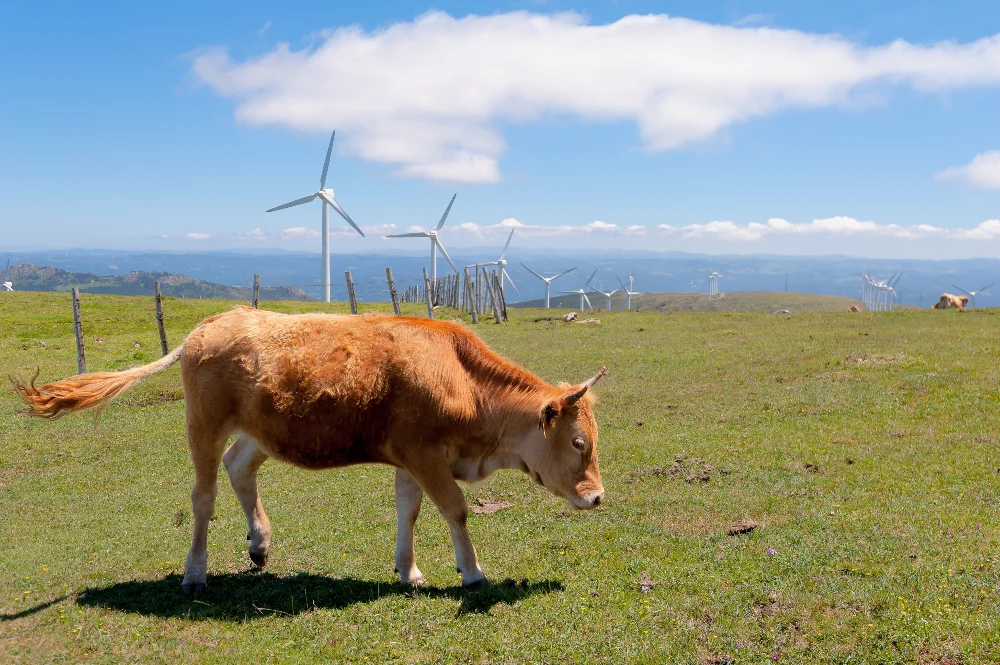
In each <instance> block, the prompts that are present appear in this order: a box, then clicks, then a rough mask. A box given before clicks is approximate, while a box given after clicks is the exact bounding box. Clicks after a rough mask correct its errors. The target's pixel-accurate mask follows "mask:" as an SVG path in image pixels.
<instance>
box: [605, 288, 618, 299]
mask: <svg viewBox="0 0 1000 665" xmlns="http://www.w3.org/2000/svg"><path fill="white" fill-rule="evenodd" d="M619 291H621V289H615V290H614V291H612V292H611V293H609V294H607V295H608V297H611V296H613V295H615V294H616V293H618V292H619Z"/></svg>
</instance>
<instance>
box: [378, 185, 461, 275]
mask: <svg viewBox="0 0 1000 665" xmlns="http://www.w3.org/2000/svg"><path fill="white" fill-rule="evenodd" d="M456 196H458V194H454V195H453V196H452V197H451V201H450V202H449V203H448V207H447V208H445V209H444V214H443V215H441V221H440V222H438V223H437V226H435V227H434V228H433V229H432V230H430V231H416V232H414V233H396V234H394V235H391V236H386V238H430V239H431V288H432V289H434V288H437V274H438V263H437V253H438V250H440V251H441V256H443V257H444V258H445V259H447V261H448V265H450V266H451V269H452V270H454V271H455V273H456V274H457V273H458V268H456V267H455V262H454V261H452V260H451V257H450V256H448V252H447V250H445V248H444V245H442V244H441V241H440V240H439V239H438V231H440V230H441V227H442V226H444V220H446V219H448V213H449V212H451V206H452V205H454V204H455V197H456Z"/></svg>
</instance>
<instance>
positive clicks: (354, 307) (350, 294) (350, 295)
mask: <svg viewBox="0 0 1000 665" xmlns="http://www.w3.org/2000/svg"><path fill="white" fill-rule="evenodd" d="M344 276H345V277H346V278H347V299H348V300H349V301H350V303H351V314H357V313H358V300H357V298H355V297H354V278H353V277H352V276H351V271H350V270H348V271H346V272H344Z"/></svg>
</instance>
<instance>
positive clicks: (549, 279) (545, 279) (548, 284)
mask: <svg viewBox="0 0 1000 665" xmlns="http://www.w3.org/2000/svg"><path fill="white" fill-rule="evenodd" d="M521 266H522V267H523V268H524V269H525V270H527V271H528V272H530V273H531V274H532V275H534V276H535V277H537V278H538V279H540V280H542V281H543V282H545V309H548V308H549V294H550V293H551V292H552V282H554V281H556V280H557V279H559V278H560V277H562V276H563V275H565V274H566V273H569V272H573V271H574V270H576V266H573V267H572V268H570V269H569V270H564V271H562V272H561V273H559V274H558V275H553V276H552V277H542V276H541V275H539V274H538V273H537V272H535V271H534V270H532V269H531V268H529V267H528V266H526V265H524V264H523V263H522V264H521ZM582 307H583V306H582V305H581V309H582Z"/></svg>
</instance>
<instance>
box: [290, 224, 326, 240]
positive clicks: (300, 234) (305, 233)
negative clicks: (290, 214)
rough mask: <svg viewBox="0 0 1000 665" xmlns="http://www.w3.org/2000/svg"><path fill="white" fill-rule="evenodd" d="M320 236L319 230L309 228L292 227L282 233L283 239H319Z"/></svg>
mask: <svg viewBox="0 0 1000 665" xmlns="http://www.w3.org/2000/svg"><path fill="white" fill-rule="evenodd" d="M320 235H321V234H320V232H319V229H312V228H309V227H308V226H290V227H288V228H287V229H282V231H281V237H282V238H285V239H294V238H319V237H320Z"/></svg>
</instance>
